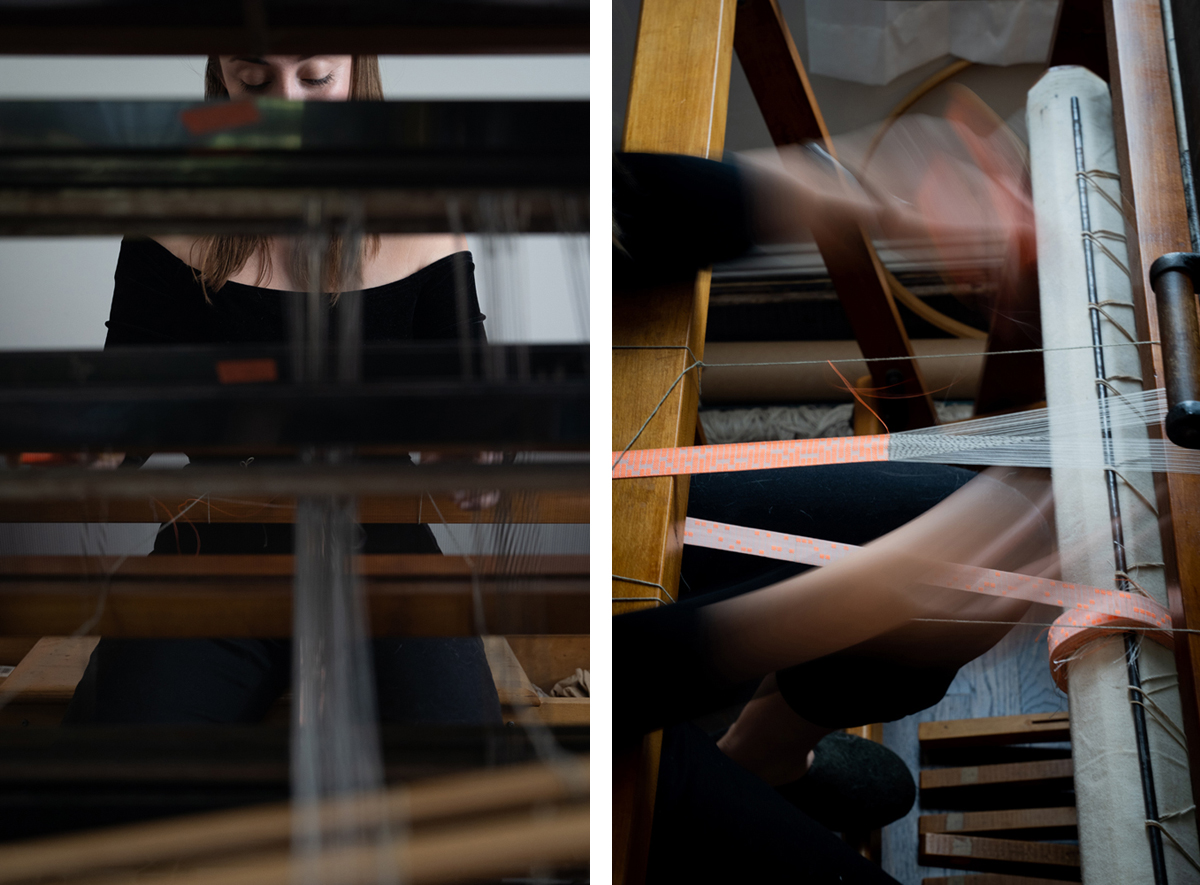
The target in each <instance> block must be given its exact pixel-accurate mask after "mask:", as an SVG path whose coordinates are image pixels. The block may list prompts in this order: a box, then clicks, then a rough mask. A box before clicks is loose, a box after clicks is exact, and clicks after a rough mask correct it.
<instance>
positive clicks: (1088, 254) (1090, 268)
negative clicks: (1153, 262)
mask: <svg viewBox="0 0 1200 885" xmlns="http://www.w3.org/2000/svg"><path fill="white" fill-rule="evenodd" d="M1071 126H1072V129H1073V134H1074V139H1075V171H1076V172H1077V173H1084V172H1086V171H1087V166H1086V165H1085V163H1084V156H1083V125H1082V121H1081V119H1080V114H1079V99H1078V98H1077V97H1075V96H1072V97H1071ZM1075 180H1076V182H1077V186H1078V189H1079V220H1080V224H1081V225H1082V229H1083V232H1084V233H1085V234H1086V233H1091V230H1092V222H1091V213H1090V212H1089V210H1088V194H1087V179H1086V178H1085V177H1084V176H1083V175H1082V174H1079V175H1076V179H1075ZM1082 239H1083V254H1084V266H1085V268H1086V270H1087V295H1088V303H1089V304H1092V305H1098V304H1099V303H1100V298H1099V293H1098V292H1097V286H1096V264H1095V256H1094V253H1093V251H1092V240H1091V238H1090V237H1087V236H1085V237H1083V238H1082ZM1088 313H1089V314H1090V320H1091V331H1092V345H1093V347H1092V359H1093V365H1094V368H1095V371H1096V381H1097V383H1096V396H1097V397H1098V398H1099V400H1100V421H1101V431H1100V432H1101V435H1102V438H1103V441H1104V461H1105V463H1106V464H1108V465H1110V466H1115V465H1116V456H1115V453H1114V451H1113V435H1112V417H1111V414H1110V412H1109V405H1108V388H1107V386H1106V384H1102V383H1100V382H1101V381H1105V380H1106V379H1107V373H1106V372H1105V369H1104V346H1103V345H1104V340H1103V336H1102V334H1101V329H1100V312H1099V311H1097V310H1089V311H1088ZM1105 484H1106V489H1107V492H1108V510H1109V517H1110V522H1111V524H1112V544H1113V558H1114V561H1115V565H1116V570H1117V571H1118V572H1120V573H1122V574H1125V573H1127V572H1128V568H1127V561H1126V556H1125V533H1124V527H1123V525H1122V522H1121V500H1120V497H1119V495H1118V489H1117V478H1116V476H1115V475H1114V474H1113V471H1111V470H1106V471H1105ZM1117 589H1118V590H1122V591H1125V592H1132V590H1133V588H1132V586H1131V585H1130V583H1129V581H1127V580H1126V579H1125V578H1118V579H1117ZM1136 652H1137V644H1136V636H1135V634H1133V633H1126V634H1125V663H1126V668H1127V670H1128V675H1129V685H1130V689H1129V700H1130V702H1131V703H1130V705H1129V706H1130V710H1131V711H1132V713H1133V731H1134V736H1135V739H1136V742H1137V753H1138V769H1139V772H1140V774H1141V780H1142V799H1143V802H1144V804H1145V808H1146V818H1147V820H1154V821H1156V820H1158V796H1157V794H1156V791H1155V788H1154V770H1153V767H1152V765H1151V760H1150V741H1149V736H1148V734H1147V731H1146V713H1145V710H1144V709H1143V708H1142V705H1141V704H1140V703H1133V701H1135V700H1136V701H1140V700H1141V698H1135V697H1134V692H1135V691H1136V692H1137V693H1139V694H1140V693H1141V691H1142V680H1141V673H1140V672H1139V668H1138V662H1137V654H1136ZM1146 835H1147V838H1148V839H1149V841H1150V863H1151V866H1152V868H1153V871H1154V882H1155V885H1166V883H1167V864H1166V858H1165V857H1164V855H1163V844H1162V833H1160V832H1159V831H1158V829H1156V828H1155V827H1147V828H1146Z"/></svg>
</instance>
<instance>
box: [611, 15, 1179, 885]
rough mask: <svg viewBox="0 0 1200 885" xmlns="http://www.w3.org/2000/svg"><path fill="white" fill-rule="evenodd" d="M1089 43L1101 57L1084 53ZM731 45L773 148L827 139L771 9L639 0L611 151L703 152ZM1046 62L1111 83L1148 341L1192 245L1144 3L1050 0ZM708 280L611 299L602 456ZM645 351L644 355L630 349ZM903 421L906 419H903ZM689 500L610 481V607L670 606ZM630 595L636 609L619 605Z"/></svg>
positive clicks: (617, 789) (649, 742)
mask: <svg viewBox="0 0 1200 885" xmlns="http://www.w3.org/2000/svg"><path fill="white" fill-rule="evenodd" d="M1168 2H1169V0H1168ZM1101 6H1103V27H1101V25H1100V13H1101ZM735 14H736V22H735V21H734V16H735ZM1105 38H1106V39H1107V47H1106V48H1107V51H1105V47H1104V46H1103V45H1101V44H1100V42H1099V41H1103V40H1104V39H1105ZM733 48H737V49H738V52H739V59H740V60H741V62H742V66H743V68H744V69H745V71H746V75H747V77H748V79H749V81H750V84H751V87H752V89H753V90H754V94H755V97H756V99H757V101H758V103H759V107H760V109H761V111H762V113H763V116H764V118H765V119H766V122H767V126H768V129H769V130H770V132H771V135H772V138H773V139H774V141H775V142H776V143H777V144H787V143H792V142H797V141H801V140H807V139H820V140H822V141H823V142H825V143H826V145H828V144H829V141H828V131H827V130H826V129H825V127H824V123H823V121H822V119H821V115H820V110H819V108H818V107H817V104H816V100H815V97H814V96H813V93H812V90H811V88H810V86H809V84H808V80H807V76H806V75H805V72H804V69H803V66H802V64H801V62H800V58H799V55H798V53H797V52H796V48H795V45H794V43H793V42H792V39H791V37H790V35H789V34H788V32H787V26H786V23H785V22H784V20H783V17H782V14H781V12H780V10H779V7H778V4H777V2H776V0H748V2H745V3H739V4H735V3H734V2H732V0H713V2H711V3H707V4H703V5H702V4H690V3H689V4H685V3H682V2H679V0H643V4H642V14H641V20H640V22H639V28H638V45H637V52H636V56H635V61H634V70H633V79H632V83H631V87H630V94H629V104H628V113H627V117H626V126H625V133H624V145H623V146H624V149H625V150H627V151H639V150H641V151H652V152H664V153H666V152H675V153H685V154H693V155H699V156H718V155H719V154H720V152H721V148H722V145H723V137H724V121H725V112H726V106H727V102H728V82H729V67H730V62H731V57H730V53H731V50H732V49H733ZM714 50H715V51H714ZM1050 63H1051V64H1084V65H1087V66H1089V67H1091V68H1092V69H1093V70H1094V71H1096V72H1097V73H1099V74H1100V75H1101V76H1102V77H1105V78H1106V79H1108V75H1109V73H1110V70H1111V72H1112V77H1111V84H1112V91H1113V114H1114V128H1115V130H1116V139H1117V145H1118V154H1119V165H1120V171H1121V178H1122V188H1123V191H1124V195H1125V199H1126V200H1127V205H1132V207H1133V216H1132V218H1131V219H1130V221H1129V233H1130V234H1131V236H1130V237H1129V240H1130V260H1131V267H1132V270H1133V280H1134V296H1135V301H1136V302H1137V304H1138V316H1137V321H1138V334H1139V335H1141V336H1143V337H1142V338H1141V340H1157V331H1158V329H1157V326H1158V320H1157V314H1156V311H1155V307H1154V293H1153V291H1152V290H1151V289H1150V286H1149V284H1148V280H1147V278H1146V272H1147V270H1148V269H1149V267H1150V264H1151V263H1152V262H1153V261H1154V259H1155V258H1157V257H1158V256H1159V255H1161V254H1163V253H1165V252H1171V251H1189V250H1190V247H1191V246H1190V240H1189V237H1188V227H1187V217H1186V212H1185V208H1184V198H1183V183H1182V177H1181V173H1180V165H1179V158H1178V152H1177V150H1176V142H1175V126H1174V109H1173V106H1172V102H1171V93H1170V86H1169V78H1168V72H1167V62H1166V50H1165V44H1164V38H1163V26H1162V19H1161V11H1160V7H1159V5H1158V2H1157V0H1063V3H1062V5H1061V6H1060V12H1059V17H1058V21H1057V22H1056V26H1055V35H1054V39H1053V41H1052V49H1051V56H1050ZM818 245H819V247H820V249H821V252H822V256H823V257H824V258H825V261H826V263H827V265H828V267H829V271H830V276H831V277H832V279H833V281H834V285H835V287H836V288H837V291H838V295H839V298H840V299H841V300H842V302H843V304H844V305H845V306H846V308H847V313H848V315H850V317H851V318H852V321H854V323H855V325H854V330H855V335H856V336H857V337H858V339H859V343H860V346H861V348H862V350H863V352H864V355H865V356H897V357H902V356H903V355H905V354H907V355H911V349H909V346H908V342H907V337H906V336H905V335H904V331H903V327H902V326H901V325H900V322H899V317H898V315H897V313H896V308H895V305H894V302H893V301H892V298H891V295H890V292H889V291H888V289H887V286H886V281H885V280H884V279H883V278H882V275H881V272H880V266H879V262H878V259H877V257H876V256H875V255H874V252H873V249H872V248H871V245H870V242H869V240H868V239H867V238H866V237H865V235H863V233H862V232H861V230H859V231H855V230H847V231H844V232H840V233H839V237H838V238H837V241H836V242H831V241H824V240H823V241H819V243H818ZM708 285H709V272H707V271H704V272H701V273H700V274H699V275H698V277H697V279H696V281H695V283H694V285H675V286H671V287H664V288H663V289H661V290H659V291H656V292H655V293H653V295H652V296H649V297H648V296H647V295H645V294H644V293H643V294H642V295H640V296H635V295H633V294H631V293H621V292H616V293H614V298H613V344H614V346H615V347H617V348H618V349H617V350H615V351H614V354H613V440H612V444H613V449H614V450H616V451H621V450H623V449H624V448H625V447H626V446H627V445H629V444H630V440H631V438H632V437H633V435H634V434H635V433H636V432H637V431H638V429H639V428H640V427H641V424H642V422H643V421H644V420H645V419H646V416H647V415H650V414H651V412H652V410H653V408H654V406H655V404H656V403H657V400H658V397H659V396H661V395H662V391H665V390H666V389H667V388H668V387H669V385H670V384H671V383H672V382H673V381H674V380H675V378H676V376H678V375H679V374H680V373H682V372H683V371H684V370H685V369H686V368H687V367H688V366H689V365H691V363H692V361H693V359H695V360H700V359H703V345H704V331H705V314H706V310H707V301H708ZM1035 291H1036V290H1035ZM889 314H890V321H889ZM864 318H868V319H866V321H864ZM897 327H898V328H897ZM1011 334H1012V331H1011V330H996V329H993V333H992V335H991V336H989V342H988V350H989V352H991V351H996V350H1006V349H1010V348H1013V347H1014V343H1013V339H1012V338H1011V337H1009V336H1011ZM648 345H649V346H654V347H656V348H658V349H654V350H650V349H637V348H645V347H646V346H648ZM1015 346H1018V347H1020V346H1029V345H1028V344H1023V345H1015ZM1035 346H1040V343H1039V345H1035ZM1010 359H1011V358H1010ZM1002 362H1003V361H1002V360H989V361H988V366H987V367H986V368H985V378H984V382H983V383H982V384H981V392H982V391H983V390H985V389H988V387H989V377H988V376H992V377H993V378H994V377H995V376H996V375H998V374H999V371H1000V370H999V364H1001V363H1002ZM1143 363H1144V366H1143V370H1144V371H1143V377H1146V378H1154V379H1156V382H1157V383H1158V384H1159V385H1161V384H1162V380H1161V379H1162V356H1161V351H1160V349H1159V348H1158V347H1153V348H1149V349H1143ZM871 365H872V369H873V374H874V376H875V377H874V383H875V384H876V385H878V386H882V375H883V374H885V373H886V369H887V368H893V367H894V368H900V369H901V370H902V371H903V372H904V374H905V379H906V386H907V387H908V391H909V393H914V392H915V393H924V389H923V385H921V384H920V375H919V372H918V371H917V370H916V369H915V363H912V362H911V361H904V360H902V359H898V360H897V362H896V363H887V362H881V363H873V364H871ZM989 368H990V369H991V370H992V371H990V372H989V371H988V369H989ZM1005 369H1008V367H1005ZM698 382H699V379H698V377H697V375H696V371H692V372H688V373H687V375H686V376H685V377H684V378H683V381H682V382H681V383H680V384H679V385H678V386H677V387H676V388H675V390H674V391H673V392H672V393H671V395H670V396H668V398H667V400H666V401H665V402H664V403H663V404H662V407H661V408H660V410H659V412H658V413H657V415H655V417H654V418H653V419H652V420H651V421H650V422H649V423H648V424H647V425H646V427H645V429H644V430H642V433H641V436H640V437H639V438H638V440H637V442H636V443H634V445H635V447H637V448H656V447H671V446H681V445H690V444H691V443H692V440H693V438H694V437H695V435H696V433H697V418H696V409H697V405H698ZM914 384H915V385H917V387H916V389H914V387H913V385H914ZM991 386H992V387H994V386H995V385H994V382H992V385H991ZM927 396H928V395H927V394H926V395H925V400H926V401H927ZM917 402H918V406H917V408H918V410H919V409H920V408H921V407H920V405H919V403H920V400H918V401H917ZM919 421H920V418H919V417H916V418H915V421H913V424H912V426H916V425H917V422H919ZM926 423H932V422H926ZM687 489H688V478H687V477H686V476H683V477H662V478H653V479H636V480H623V481H622V482H621V483H618V484H616V485H615V486H614V489H613V513H614V520H613V575H614V583H613V602H614V607H613V612H614V614H621V613H624V612H627V611H633V610H636V609H638V608H644V607H647V606H649V605H658V604H668V603H669V602H670V601H672V600H673V598H674V597H675V595H676V590H677V587H678V578H679V565H680V560H681V556H682V534H681V533H682V524H683V517H684V515H685V514H686V511H687ZM1157 491H1158V504H1159V511H1160V513H1162V514H1164V515H1167V516H1168V518H1169V522H1168V523H1167V526H1166V528H1165V529H1164V534H1163V548H1164V558H1165V562H1166V570H1167V584H1168V589H1169V594H1170V603H1171V609H1172V613H1173V615H1174V618H1175V623H1176V625H1177V626H1179V627H1182V628H1185V629H1200V477H1192V476H1179V475H1171V476H1163V477H1159V480H1158V482H1157ZM617 515H619V516H620V518H619V519H618V518H615V517H617ZM623 579H634V581H636V582H637V583H634V582H631V581H628V580H623ZM631 597H632V598H638V600H639V601H630V602H622V601H621V600H622V599H623V598H631ZM1176 657H1177V663H1178V666H1179V672H1180V680H1181V691H1182V695H1183V703H1184V712H1185V723H1184V724H1185V730H1186V733H1187V738H1188V744H1189V748H1190V749H1191V750H1192V751H1193V752H1192V754H1191V755H1192V756H1193V758H1198V759H1200V755H1198V754H1197V752H1195V751H1196V750H1197V749H1200V636H1197V635H1195V634H1187V633H1184V634H1179V636H1178V637H1177V642H1176ZM660 748H661V734H656V735H651V736H649V737H647V738H646V740H645V741H644V743H643V745H642V746H641V747H640V748H639V749H638V750H636V751H633V752H630V753H627V754H626V755H625V756H624V757H619V758H618V759H616V760H615V763H614V776H613V777H614V783H613V816H614V820H613V869H614V880H615V881H616V882H620V883H629V885H637V883H640V882H641V881H643V879H644V876H645V865H646V860H647V858H648V854H649V842H650V825H651V821H652V819H653V809H654V791H655V784H656V780H657V773H658V754H659V750H660ZM1192 786H1193V794H1194V795H1200V765H1198V766H1193V768H1192Z"/></svg>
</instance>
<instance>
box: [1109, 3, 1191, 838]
mask: <svg viewBox="0 0 1200 885" xmlns="http://www.w3.org/2000/svg"><path fill="white" fill-rule="evenodd" d="M1104 21H1105V31H1106V34H1107V39H1108V58H1109V72H1110V82H1111V86H1112V97H1113V130H1114V134H1115V135H1116V145H1117V166H1118V169H1119V170H1120V173H1121V192H1122V196H1123V197H1124V200H1125V205H1126V211H1127V215H1126V218H1127V222H1126V240H1127V246H1128V254H1129V265H1130V271H1131V276H1132V283H1133V293H1134V306H1135V308H1136V316H1137V336H1138V339H1139V340H1141V341H1146V340H1153V341H1157V340H1159V330H1158V312H1157V307H1156V303H1155V298H1154V291H1153V290H1152V289H1151V288H1150V285H1149V280H1148V278H1147V272H1148V271H1149V268H1150V265H1151V264H1152V263H1153V262H1154V260H1155V259H1156V258H1158V257H1159V256H1160V255H1163V254H1165V253H1167V252H1181V251H1183V252H1186V251H1190V250H1191V242H1190V236H1189V233H1188V224H1187V211H1186V207H1185V203H1184V196H1183V179H1182V172H1181V167H1180V162H1179V153H1178V143H1177V141H1176V133H1175V112H1174V108H1173V107H1172V103H1171V90H1170V83H1169V77H1168V72H1167V59H1166V45H1165V39H1164V36H1163V25H1162V11H1161V8H1160V6H1159V3H1158V0H1104ZM1139 350H1140V352H1141V357H1142V377H1143V378H1144V379H1145V381H1146V386H1147V387H1150V385H1151V384H1153V385H1155V386H1158V387H1161V386H1162V384H1163V380H1162V379H1163V373H1162V369H1163V366H1162V351H1161V348H1159V347H1157V346H1153V347H1142V348H1139ZM1151 432H1152V433H1157V432H1159V430H1158V428H1157V427H1155V428H1152V429H1151ZM1155 491H1156V493H1157V503H1158V514H1159V524H1160V525H1162V526H1164V530H1163V561H1164V563H1165V571H1166V579H1167V592H1168V600H1169V603H1170V608H1171V615H1172V618H1173V619H1174V623H1175V626H1176V627H1177V628H1183V629H1186V630H1200V476H1187V475H1184V474H1177V473H1172V474H1167V475H1159V476H1157V477H1156V482H1155ZM1175 660H1176V665H1177V667H1178V669H1179V686H1180V695H1181V698H1182V701H1183V725H1184V730H1185V732H1186V734H1187V740H1188V748H1189V754H1190V755H1191V757H1192V758H1193V759H1200V678H1198V677H1200V634H1196V633H1177V634H1175ZM1191 778H1192V793H1193V794H1194V795H1197V796H1200V765H1193V766H1191ZM1198 825H1200V821H1198Z"/></svg>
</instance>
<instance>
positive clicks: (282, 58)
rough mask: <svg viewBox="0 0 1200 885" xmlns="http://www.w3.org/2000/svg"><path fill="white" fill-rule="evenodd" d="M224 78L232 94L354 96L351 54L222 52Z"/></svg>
mask: <svg viewBox="0 0 1200 885" xmlns="http://www.w3.org/2000/svg"><path fill="white" fill-rule="evenodd" d="M220 61H221V79H222V80H224V81H225V88H226V89H228V90H229V97H230V98H254V97H256V96H269V97H270V98H286V99H291V100H293V101H346V100H348V99H349V98H350V64H351V56H349V55H307V56H305V55H264V56H260V57H255V56H242V55H222V56H220Z"/></svg>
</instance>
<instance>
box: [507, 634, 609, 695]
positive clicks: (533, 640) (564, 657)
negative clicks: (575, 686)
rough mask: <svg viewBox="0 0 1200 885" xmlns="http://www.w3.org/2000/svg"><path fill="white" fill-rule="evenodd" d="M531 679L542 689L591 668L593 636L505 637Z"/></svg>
mask: <svg viewBox="0 0 1200 885" xmlns="http://www.w3.org/2000/svg"><path fill="white" fill-rule="evenodd" d="M505 639H507V640H508V645H509V648H511V649H512V650H513V654H515V655H516V656H517V660H518V661H520V662H521V667H522V669H524V671H525V675H527V676H528V677H529V681H530V682H532V683H533V684H534V685H536V686H538V688H540V689H542V691H549V690H550V689H552V688H553V687H554V683H556V682H558V681H559V680H560V679H565V678H567V677H568V676H570V675H572V674H573V673H574V672H575V668H576V667H580V668H582V669H584V670H589V669H591V654H592V651H591V649H592V638H591V637H590V636H588V635H587V634H580V635H575V636H506V637H505Z"/></svg>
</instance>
